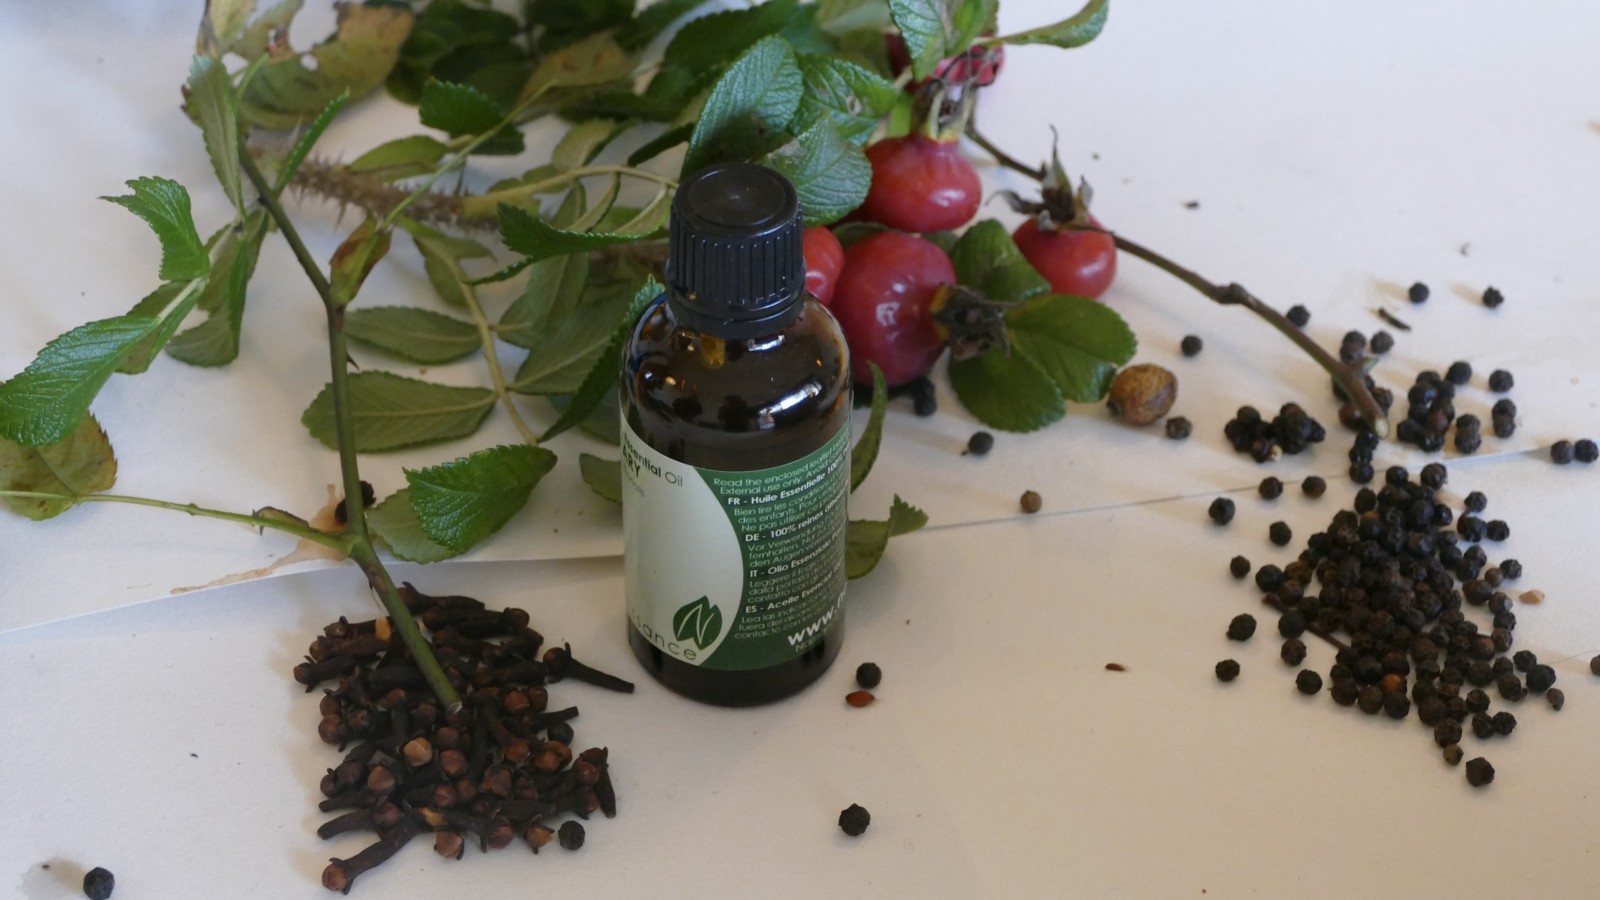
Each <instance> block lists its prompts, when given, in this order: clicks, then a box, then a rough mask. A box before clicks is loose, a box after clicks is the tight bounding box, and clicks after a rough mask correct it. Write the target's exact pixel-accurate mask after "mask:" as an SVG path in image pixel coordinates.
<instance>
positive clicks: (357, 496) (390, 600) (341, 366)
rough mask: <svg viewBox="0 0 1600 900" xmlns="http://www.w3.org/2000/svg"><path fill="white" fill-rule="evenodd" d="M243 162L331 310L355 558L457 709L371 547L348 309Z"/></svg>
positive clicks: (434, 683)
mask: <svg viewBox="0 0 1600 900" xmlns="http://www.w3.org/2000/svg"><path fill="white" fill-rule="evenodd" d="M239 164H240V167H241V168H242V169H243V170H244V174H245V176H246V177H248V178H249V179H250V183H251V184H252V185H254V186H255V189H256V191H257V192H258V193H259V194H260V196H261V203H262V205H263V206H265V207H266V208H267V213H268V215H270V216H272V219H273V221H274V222H276V223H277V225H278V230H279V231H281V232H282V233H283V237H284V240H286V241H288V242H289V248H290V250H292V251H293V252H294V256H295V259H296V260H298V261H299V263H300V267H301V268H302V269H304V270H305V273H306V277H307V278H308V279H310V281H311V286H312V287H313V288H315V289H316V292H317V295H318V296H319V297H321V298H322V305H323V308H324V309H325V310H326V311H327V314H328V359H329V363H330V366H331V369H332V372H331V378H330V380H329V394H330V395H331V396H332V398H333V419H334V425H335V431H336V433H337V436H338V444H339V469H340V474H341V476H342V478H343V481H344V496H345V508H346V509H347V510H348V511H349V519H350V538H351V542H350V544H351V545H350V548H349V553H350V558H351V559H352V560H354V561H355V563H356V565H358V566H360V567H361V571H362V572H363V573H364V574H365V575H366V576H367V583H368V584H369V585H371V586H372V590H373V591H374V592H376V593H377V595H378V599H379V600H381V601H382V602H383V606H384V609H385V611H387V612H388V614H389V617H390V618H391V619H392V620H393V621H394V627H395V630H396V631H398V632H399V633H400V639H401V641H402V642H404V643H405V645H406V649H408V650H410V651H411V656H412V658H413V659H414V660H416V663H417V668H419V669H420V670H421V671H422V674H423V677H424V678H426V679H427V682H428V687H430V688H432V689H433V693H434V696H436V697H438V698H439V702H440V703H441V704H443V705H444V707H445V709H446V710H448V711H449V712H451V713H454V712H455V711H457V710H459V709H460V708H461V698H460V697H459V696H458V695H457V694H456V690H455V687H454V686H452V685H451V684H450V679H449V678H448V677H446V676H445V673H444V669H443V668H442V667H440V665H439V660H438V658H437V657H435V656H434V655H433V648H432V647H431V646H429V644H428V640H427V638H425V637H423V636H422V630H421V629H420V628H418V627H417V620H416V619H415V618H414V617H413V616H412V615H411V611H410V610H409V609H407V608H406V604H405V600H404V599H403V598H402V597H401V596H400V591H399V589H397V588H396V587H395V584H394V579H393V578H391V577H389V572H388V571H387V570H386V569H385V568H384V567H383V561H382V560H380V559H379V558H378V553H377V550H375V549H374V548H373V546H372V536H371V533H370V532H369V531H368V530H367V511H366V507H365V504H363V503H362V502H361V501H362V497H361V472H360V466H359V465H358V463H357V461H356V441H355V422H354V420H353V419H352V418H351V416H350V356H349V352H348V348H347V347H346V346H345V335H344V308H343V307H342V306H340V305H339V303H338V302H337V301H336V300H335V298H334V296H333V287H332V285H330V284H329V283H328V279H327V277H326V276H324V275H323V274H322V269H321V267H320V266H318V265H317V262H316V260H315V259H313V258H312V256H311V251H310V250H307V249H306V245H305V242H304V241H302V240H301V239H300V232H299V231H298V230H296V229H295V227H294V222H293V220H291V219H290V218H289V216H288V214H287V213H285V212H284V211H283V205H282V204H280V203H279V202H278V198H277V196H276V195H275V194H274V193H273V191H272V187H271V185H270V184H269V183H268V182H267V179H266V176H265V175H263V174H262V173H261V169H260V168H259V167H257V166H256V162H255V159H254V158H253V157H251V155H250V152H249V151H248V150H241V152H240V153H239Z"/></svg>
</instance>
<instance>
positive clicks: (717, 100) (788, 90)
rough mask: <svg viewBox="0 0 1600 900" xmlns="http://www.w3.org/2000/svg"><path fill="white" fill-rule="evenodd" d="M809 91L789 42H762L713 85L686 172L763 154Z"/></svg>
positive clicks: (686, 160) (769, 39)
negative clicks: (805, 91)
mask: <svg viewBox="0 0 1600 900" xmlns="http://www.w3.org/2000/svg"><path fill="white" fill-rule="evenodd" d="M773 5H776V4H775V3H769V4H767V6H773ZM764 8H765V7H757V9H764ZM711 18H714V17H712V16H707V17H706V19H699V20H696V21H706V20H707V19H711ZM804 90H805V86H804V79H803V78H802V77H801V75H800V66H799V65H798V64H797V63H796V62H795V57H794V51H793V50H791V49H789V45H788V44H786V43H784V41H783V39H782V38H776V37H764V38H762V39H761V40H759V41H757V42H756V43H755V45H754V46H752V47H751V48H750V49H749V50H746V51H745V53H744V55H743V56H740V57H739V58H738V59H736V60H734V62H733V65H731V66H729V67H728V71H727V72H726V73H724V74H723V76H722V77H721V78H720V79H718V80H717V83H716V86H715V87H713V88H712V89H711V96H710V97H708V98H707V99H706V106H705V109H704V110H702V111H701V113H700V121H699V122H698V123H697V124H696V125H695V128H694V135H693V136H692V137H691V138H690V139H689V152H688V153H687V154H686V155H685V157H684V160H683V171H684V172H685V173H686V174H687V173H691V172H696V171H699V170H700V169H702V168H704V167H706V166H708V165H710V164H712V163H716V162H723V161H727V160H746V159H754V158H756V157H759V156H761V155H762V154H763V153H765V152H766V151H767V150H769V149H771V148H772V147H773V146H774V145H775V144H777V143H780V142H781V140H780V138H781V135H782V134H783V132H784V130H785V129H786V128H787V127H788V125H789V121H790V120H791V119H793V118H794V114H795V110H796V109H798V108H799V106H800V96H801V94H802V93H803V92H804Z"/></svg>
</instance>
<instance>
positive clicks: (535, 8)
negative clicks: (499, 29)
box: [527, 0, 635, 50]
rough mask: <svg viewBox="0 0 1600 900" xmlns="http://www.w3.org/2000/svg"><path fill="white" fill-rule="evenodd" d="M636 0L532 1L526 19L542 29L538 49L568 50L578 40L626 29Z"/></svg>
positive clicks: (528, 5) (528, 6)
mask: <svg viewBox="0 0 1600 900" xmlns="http://www.w3.org/2000/svg"><path fill="white" fill-rule="evenodd" d="M634 2H635V0H578V2H574V0H532V2H530V3H528V4H527V19H528V21H529V22H530V23H533V22H536V23H538V25H539V27H540V28H542V29H543V33H542V34H541V35H540V38H539V49H541V50H551V49H554V48H556V47H565V46H567V45H569V44H571V43H573V42H574V41H576V40H578V39H579V38H583V37H586V36H589V35H592V34H594V33H596V32H599V31H605V30H606V29H610V28H617V27H619V26H622V25H625V24H626V23H628V22H629V21H630V20H631V19H632V18H633V7H634Z"/></svg>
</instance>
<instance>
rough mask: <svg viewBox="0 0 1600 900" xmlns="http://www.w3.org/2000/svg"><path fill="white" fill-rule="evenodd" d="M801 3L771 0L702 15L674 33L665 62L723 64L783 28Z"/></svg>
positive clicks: (698, 66) (685, 65) (703, 65)
mask: <svg viewBox="0 0 1600 900" xmlns="http://www.w3.org/2000/svg"><path fill="white" fill-rule="evenodd" d="M798 6H799V3H798V0H769V2H766V3H762V4H760V5H758V6H752V7H750V8H749V9H734V10H727V11H725V12H716V13H712V14H711V15H709V16H701V17H700V18H698V19H695V20H694V21H693V22H690V23H689V24H687V25H685V26H683V28H682V29H681V30H680V31H679V32H678V33H677V34H676V35H674V36H673V38H672V43H670V44H668V45H667V49H666V52H665V53H663V54H662V61H663V62H665V63H667V64H668V65H674V66H682V67H683V68H685V69H689V70H691V71H701V70H704V69H710V68H715V67H717V66H720V65H722V64H723V63H724V62H725V61H727V60H730V59H733V58H734V57H735V56H738V55H739V54H741V53H743V52H744V51H745V50H747V49H749V47H750V46H751V45H753V44H755V43H756V42H757V41H759V40H761V39H762V38H765V37H769V36H771V35H775V34H777V33H778V32H779V31H781V30H783V26H785V25H787V24H788V23H789V19H790V17H792V16H793V15H794V11H795V9H796V7H798Z"/></svg>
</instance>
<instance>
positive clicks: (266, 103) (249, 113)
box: [240, 0, 414, 128]
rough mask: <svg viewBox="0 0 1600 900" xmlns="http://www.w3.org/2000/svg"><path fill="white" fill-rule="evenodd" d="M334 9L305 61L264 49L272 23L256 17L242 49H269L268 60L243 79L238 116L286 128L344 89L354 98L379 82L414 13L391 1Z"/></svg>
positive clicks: (291, 7) (282, 16)
mask: <svg viewBox="0 0 1600 900" xmlns="http://www.w3.org/2000/svg"><path fill="white" fill-rule="evenodd" d="M299 6H300V3H299V0H294V2H292V3H286V4H280V7H279V8H278V9H279V10H284V12H281V13H278V15H277V16H276V17H275V12H278V11H277V10H274V11H269V12H268V13H267V14H265V15H263V16H262V19H263V20H273V19H274V18H276V19H277V20H286V19H287V18H289V17H292V16H293V15H294V12H295V11H296V10H298V9H299ZM337 9H338V23H337V30H336V32H335V33H334V35H333V36H332V37H330V38H328V39H327V40H326V41H323V42H322V43H320V44H318V45H317V46H316V47H315V48H313V49H312V51H311V54H310V56H311V60H310V63H311V64H310V65H307V63H306V60H305V58H304V54H299V53H284V52H283V51H281V50H274V51H271V52H270V53H268V52H267V51H266V49H265V48H266V47H267V46H270V44H271V43H273V37H272V36H273V33H274V31H275V30H276V29H275V28H273V27H271V26H270V25H269V27H267V28H265V29H260V28H258V26H260V25H261V24H263V23H262V21H261V20H258V21H257V23H256V25H253V26H252V27H251V29H250V31H249V32H247V35H246V39H245V40H243V41H241V50H240V52H241V54H242V55H245V56H246V58H254V57H253V56H251V55H250V54H251V53H268V56H269V59H270V61H269V62H268V63H267V64H266V65H264V66H263V67H262V68H261V69H260V71H258V72H256V74H255V77H253V78H251V79H250V81H249V83H248V84H246V85H245V89H244V96H243V100H244V103H243V106H242V107H241V108H240V114H241V116H243V117H244V118H245V119H246V120H248V121H250V122H252V123H254V124H257V125H261V126H263V127H266V128H289V127H292V126H294V125H296V124H298V123H299V122H301V121H304V120H305V119H308V118H311V117H313V116H315V115H317V114H318V113H320V112H321V111H322V110H324V109H326V108H327V106H328V104H329V103H332V102H333V100H334V98H335V97H338V96H339V95H340V94H341V93H343V92H345V91H349V92H350V98H351V99H352V100H355V99H360V98H361V97H364V96H366V95H367V94H369V93H371V92H372V91H373V89H375V88H377V87H378V86H379V85H381V84H383V82H384V79H386V78H388V76H389V71H390V70H391V69H393V68H394V65H395V62H396V61H397V60H398V59H399V55H400V46H401V45H402V44H403V43H405V40H406V36H407V35H408V34H410V32H411V24H412V22H413V20H414V16H413V14H412V13H411V11H410V10H409V9H406V8H405V7H402V6H396V5H392V4H362V3H342V4H339V5H338V6H337ZM283 25H284V26H286V25H287V22H286V21H283ZM280 27H281V26H280ZM246 45H248V46H246Z"/></svg>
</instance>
